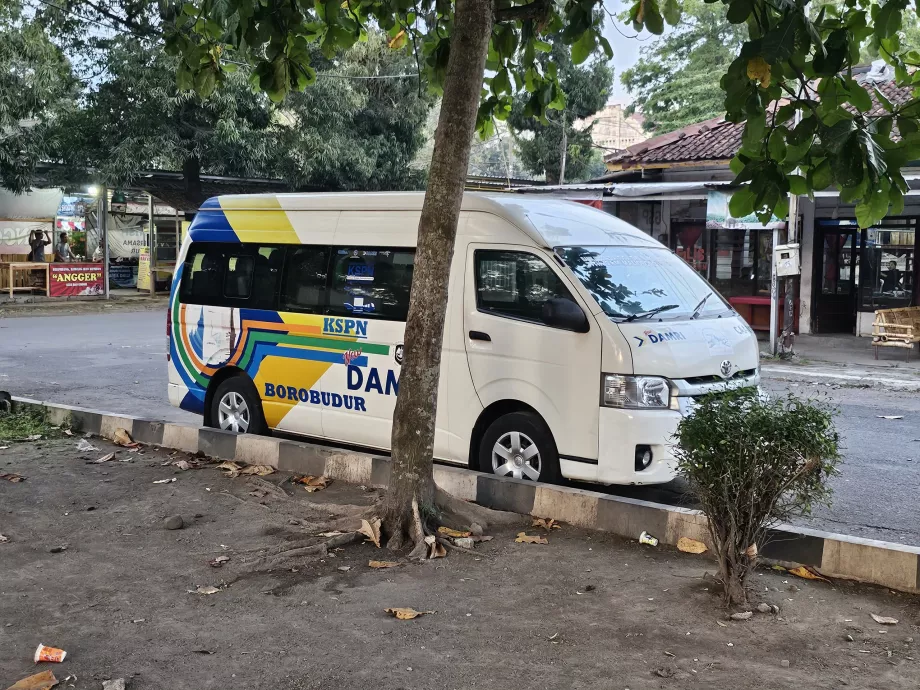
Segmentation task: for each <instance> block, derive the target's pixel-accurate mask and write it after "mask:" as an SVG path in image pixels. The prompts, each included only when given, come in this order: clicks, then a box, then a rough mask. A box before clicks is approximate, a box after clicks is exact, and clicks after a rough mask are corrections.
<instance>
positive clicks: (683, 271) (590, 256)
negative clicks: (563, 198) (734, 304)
mask: <svg viewBox="0 0 920 690" xmlns="http://www.w3.org/2000/svg"><path fill="white" fill-rule="evenodd" d="M556 253H557V254H558V255H559V257H560V258H561V259H562V260H563V261H564V262H565V263H566V265H567V266H568V267H569V268H571V269H572V271H573V272H574V273H575V275H576V276H578V279H579V280H580V281H581V283H582V285H584V286H585V288H587V290H588V292H590V293H591V295H592V296H593V297H594V299H595V300H597V303H598V304H599V305H600V306H601V309H603V310H604V313H605V314H607V316H609V317H610V318H612V319H615V320H617V321H641V320H651V319H655V320H658V319H686V318H689V317H691V316H693V315H694V314H696V317H697V318H704V317H707V316H715V315H717V314H724V313H726V312H728V311H730V307H729V306H728V305H727V304H726V303H725V301H724V300H723V299H722V297H721V296H719V295H718V293H716V292H715V291H714V290H713V289H712V287H711V286H710V285H709V284H708V283H707V282H706V281H704V280H703V279H702V278H701V277H700V276H699V275H698V274H697V273H696V271H694V270H693V269H692V268H690V267H689V266H688V265H687V264H686V263H684V262H683V261H682V260H681V259H679V258H678V257H676V256H675V255H674V254H672V253H671V252H669V251H668V250H667V249H664V248H662V249H652V248H649V247H623V246H617V247H557V248H556Z"/></svg>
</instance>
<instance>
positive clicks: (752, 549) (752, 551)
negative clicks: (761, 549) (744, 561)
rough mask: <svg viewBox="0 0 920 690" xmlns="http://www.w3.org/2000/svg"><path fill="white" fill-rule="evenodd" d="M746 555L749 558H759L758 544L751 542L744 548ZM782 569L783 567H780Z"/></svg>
mask: <svg viewBox="0 0 920 690" xmlns="http://www.w3.org/2000/svg"><path fill="white" fill-rule="evenodd" d="M744 555H745V556H747V557H748V558H757V544H751V545H750V546H749V547H747V548H746V549H745V550H744ZM780 570H782V568H780Z"/></svg>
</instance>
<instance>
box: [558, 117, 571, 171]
mask: <svg viewBox="0 0 920 690" xmlns="http://www.w3.org/2000/svg"><path fill="white" fill-rule="evenodd" d="M565 122H566V120H565V111H564V110H563V111H562V155H561V156H560V161H559V184H561V185H563V184H565V156H566V153H567V151H568V149H569V136H568V127H566V126H565Z"/></svg>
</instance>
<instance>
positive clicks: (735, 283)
mask: <svg viewBox="0 0 920 690" xmlns="http://www.w3.org/2000/svg"><path fill="white" fill-rule="evenodd" d="M855 77H856V79H857V81H860V82H864V83H865V82H867V81H870V82H871V83H872V84H873V85H874V86H875V87H876V88H878V89H879V90H880V91H881V92H882V93H883V94H884V95H885V96H886V97H887V98H888V99H890V100H891V101H892V102H893V103H902V102H905V101H907V100H909V99H910V98H911V94H910V91H909V90H908V89H899V88H898V87H897V86H896V85H895V84H894V83H893V82H892V81H891V78H890V75H888V74H887V73H886V72H885V71H883V70H881V69H873V68H862V69H861V70H859V73H858V74H857V75H855ZM883 112H884V111H883V110H882V107H881V106H880V105H878V104H877V105H876V107H875V109H874V110H873V111H872V112H871V113H870V115H879V114H882V113H883ZM743 129H744V128H743V125H740V124H735V123H731V122H726V121H725V120H724V119H722V118H714V119H712V120H709V121H706V122H701V123H699V124H695V125H691V126H689V127H685V128H683V129H681V130H677V131H675V132H669V133H668V134H664V135H661V136H658V137H653V138H651V139H648V140H646V141H644V142H641V143H639V144H637V145H635V146H631V147H629V148H628V149H627V150H625V151H623V152H619V153H615V154H612V155H610V156H608V157H607V159H606V165H607V169H608V172H607V174H606V175H605V176H603V177H602V178H600V179H598V180H594V181H593V183H592V184H585V185H568V186H566V187H544V188H530V189H528V190H526V192H525V193H532V194H550V195H554V196H559V197H564V198H568V199H573V200H576V201H582V202H584V203H590V204H592V205H594V206H597V207H598V208H602V209H604V210H605V211H607V212H609V213H612V214H614V215H616V216H618V217H620V218H623V219H624V220H626V221H628V222H630V223H632V224H633V225H636V226H637V227H639V228H641V229H643V230H645V231H646V232H648V233H649V234H650V235H652V236H653V237H655V238H656V239H658V240H660V241H661V242H663V243H665V244H666V245H667V246H669V247H670V248H671V249H672V250H673V251H674V252H676V253H677V254H679V255H680V256H681V257H683V258H684V259H685V260H686V261H688V262H689V263H690V264H691V265H692V266H693V267H694V268H695V269H696V270H697V271H699V272H700V273H701V274H702V275H703V276H705V277H706V279H707V280H709V281H710V282H711V283H712V284H713V285H714V286H715V287H716V288H717V289H718V290H719V292H720V293H721V294H722V295H724V296H725V297H726V298H727V299H728V300H729V301H730V302H731V303H732V304H733V305H734V306H735V308H736V309H737V310H738V311H739V313H741V314H742V315H743V316H744V317H745V318H746V319H748V321H749V322H750V323H751V325H752V326H754V328H755V329H757V330H762V331H768V330H769V326H770V323H769V312H770V307H769V304H770V280H771V262H772V254H773V229H772V227H758V226H757V224H751V223H736V222H732V221H731V219H728V221H725V220H723V219H720V216H719V213H718V212H715V213H714V212H713V208H714V206H716V207H718V205H719V204H724V201H725V199H726V198H727V196H728V195H730V193H731V186H730V182H731V180H732V179H733V177H734V175H733V174H732V173H731V171H730V169H729V163H730V161H731V159H732V158H733V157H734V156H735V154H736V153H737V152H738V149H739V148H740V145H741V135H742V132H743ZM902 172H903V175H904V177H905V179H906V180H907V181H908V183H909V185H910V186H911V191H910V192H908V194H907V195H906V197H905V206H904V211H903V212H902V213H901V214H899V215H898V216H896V217H894V216H892V217H888V218H885V219H884V220H883V221H882V222H881V223H879V224H878V225H876V226H874V227H872V228H868V229H865V230H860V229H859V227H858V225H857V224H856V221H855V209H854V206H853V205H852V204H846V203H843V202H842V201H841V200H840V197H839V195H838V193H837V191H836V190H827V191H822V192H817V193H816V194H815V198H814V200H809V199H808V198H807V197H802V198H800V200H799V214H800V215H799V221H800V222H799V228H800V237H799V243H800V245H801V247H800V255H801V270H802V275H801V281H800V287H799V299H798V304H797V309H796V314H797V316H798V319H797V320H798V331H799V332H801V333H818V334H833V333H841V334H842V333H850V334H855V335H862V336H866V335H870V334H871V332H872V321H873V320H874V312H875V310H877V309H887V308H891V307H905V306H912V305H916V304H920V294H918V290H920V287H918V282H920V275H918V268H917V264H916V261H915V257H916V256H917V251H918V240H920V238H918V233H917V223H918V219H920V165H918V167H910V168H906V169H905V170H903V171H902ZM781 220H783V221H785V220H786V219H781ZM783 226H785V223H783ZM779 241H780V243H783V242H785V231H782V232H781V233H780V238H779Z"/></svg>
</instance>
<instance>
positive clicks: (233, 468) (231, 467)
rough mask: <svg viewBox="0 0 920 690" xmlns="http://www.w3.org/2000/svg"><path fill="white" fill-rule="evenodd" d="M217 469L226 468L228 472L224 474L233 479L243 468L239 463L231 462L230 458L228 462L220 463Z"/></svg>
mask: <svg viewBox="0 0 920 690" xmlns="http://www.w3.org/2000/svg"><path fill="white" fill-rule="evenodd" d="M217 469H219V470H226V472H224V476H226V477H230V479H233V478H234V477H238V476H239V474H240V470H241V469H243V468H242V467H240V466H239V465H237V464H236V463H235V462H230V461H229V460H228V461H227V462H222V463H220V464H219V465H218V466H217Z"/></svg>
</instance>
